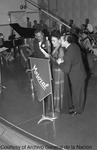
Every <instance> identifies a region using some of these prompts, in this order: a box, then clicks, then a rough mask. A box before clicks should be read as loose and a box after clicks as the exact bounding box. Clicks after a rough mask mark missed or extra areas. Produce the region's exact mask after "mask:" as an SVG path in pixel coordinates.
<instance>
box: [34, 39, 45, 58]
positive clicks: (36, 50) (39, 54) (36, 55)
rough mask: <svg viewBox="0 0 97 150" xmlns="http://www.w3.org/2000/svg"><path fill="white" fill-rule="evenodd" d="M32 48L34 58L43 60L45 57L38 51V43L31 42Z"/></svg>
mask: <svg viewBox="0 0 97 150" xmlns="http://www.w3.org/2000/svg"><path fill="white" fill-rule="evenodd" d="M33 48H34V53H33V56H34V57H35V58H42V59H44V58H45V55H44V54H43V53H42V52H41V50H40V49H39V42H38V40H37V39H35V40H34V41H33Z"/></svg>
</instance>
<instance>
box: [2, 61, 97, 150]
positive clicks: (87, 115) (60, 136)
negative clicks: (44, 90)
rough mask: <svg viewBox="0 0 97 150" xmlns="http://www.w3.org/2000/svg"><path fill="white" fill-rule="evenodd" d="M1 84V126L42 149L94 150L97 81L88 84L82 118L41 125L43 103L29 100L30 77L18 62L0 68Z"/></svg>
mask: <svg viewBox="0 0 97 150" xmlns="http://www.w3.org/2000/svg"><path fill="white" fill-rule="evenodd" d="M2 83H3V85H4V86H6V89H4V90H3V93H2V94H1V95H0V122H1V123H3V124H5V125H7V126H9V127H10V128H12V129H14V130H17V131H18V132H19V133H22V134H23V135H25V136H27V137H29V138H30V139H34V140H35V141H37V142H39V143H42V144H44V145H47V144H51V145H58V146H61V147H62V148H63V147H64V148H68V149H71V150H72V149H76V150H77V149H85V150H87V149H89V150H90V149H91V150H97V77H91V78H90V80H89V85H88V92H87V100H86V107H85V111H84V113H83V114H81V115H75V116H72V115H69V114H62V115H60V116H58V118H57V119H56V120H54V121H53V122H52V121H42V122H41V123H40V124H38V121H39V120H40V119H41V117H42V103H41V102H39V101H38V100H37V99H36V98H34V99H33V98H32V91H31V88H30V82H29V77H28V74H27V73H25V69H24V68H23V66H22V65H21V62H20V60H19V59H17V60H16V61H14V62H11V63H9V64H7V65H5V64H4V65H3V66H2Z"/></svg>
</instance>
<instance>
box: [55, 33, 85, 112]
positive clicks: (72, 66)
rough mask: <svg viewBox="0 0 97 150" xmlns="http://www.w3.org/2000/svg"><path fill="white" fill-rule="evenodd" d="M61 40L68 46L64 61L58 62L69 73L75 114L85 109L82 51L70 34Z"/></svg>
mask: <svg viewBox="0 0 97 150" xmlns="http://www.w3.org/2000/svg"><path fill="white" fill-rule="evenodd" d="M60 42H61V46H62V47H65V48H66V51H65V56H64V63H61V60H57V63H58V64H59V65H60V68H61V69H62V70H63V71H64V72H66V73H68V75H69V79H70V84H71V93H72V100H73V105H74V112H73V114H80V113H82V112H83V110H84V104H85V93H84V92H85V80H86V72H85V68H84V65H83V61H82V56H81V51H80V48H79V46H78V45H77V44H76V43H75V42H74V37H73V36H72V35H70V34H68V35H65V36H62V37H61V39H60Z"/></svg>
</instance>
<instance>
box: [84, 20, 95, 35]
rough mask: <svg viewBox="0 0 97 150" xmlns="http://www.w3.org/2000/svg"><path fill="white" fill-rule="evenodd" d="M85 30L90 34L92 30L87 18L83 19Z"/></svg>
mask: <svg viewBox="0 0 97 150" xmlns="http://www.w3.org/2000/svg"><path fill="white" fill-rule="evenodd" d="M85 30H87V31H88V32H89V34H92V33H93V32H94V29H93V26H92V24H90V20H89V19H88V18H86V19H85Z"/></svg>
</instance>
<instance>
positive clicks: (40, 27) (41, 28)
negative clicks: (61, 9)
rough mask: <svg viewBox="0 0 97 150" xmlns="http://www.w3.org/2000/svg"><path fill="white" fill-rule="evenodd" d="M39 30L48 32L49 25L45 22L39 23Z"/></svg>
mask: <svg viewBox="0 0 97 150" xmlns="http://www.w3.org/2000/svg"><path fill="white" fill-rule="evenodd" d="M39 29H40V30H47V29H48V27H47V25H46V24H45V23H44V21H43V20H40V21H39Z"/></svg>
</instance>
